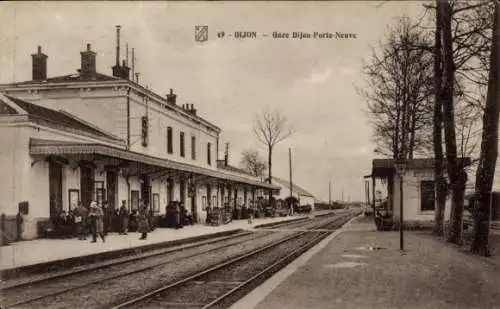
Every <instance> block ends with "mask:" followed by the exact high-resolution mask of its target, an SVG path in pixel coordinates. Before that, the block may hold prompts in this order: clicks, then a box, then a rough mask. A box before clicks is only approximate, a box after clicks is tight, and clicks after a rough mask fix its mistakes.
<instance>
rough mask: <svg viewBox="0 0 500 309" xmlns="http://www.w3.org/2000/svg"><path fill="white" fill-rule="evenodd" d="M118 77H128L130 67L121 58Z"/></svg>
mask: <svg viewBox="0 0 500 309" xmlns="http://www.w3.org/2000/svg"><path fill="white" fill-rule="evenodd" d="M120 78H123V79H130V68H129V67H128V66H127V63H126V61H125V60H123V63H122V67H121V70H120Z"/></svg>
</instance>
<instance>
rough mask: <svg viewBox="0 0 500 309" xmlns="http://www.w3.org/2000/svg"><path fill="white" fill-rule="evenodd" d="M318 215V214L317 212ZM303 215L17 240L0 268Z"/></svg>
mask: <svg viewBox="0 0 500 309" xmlns="http://www.w3.org/2000/svg"><path fill="white" fill-rule="evenodd" d="M319 214H322V213H319ZM302 217H304V215H296V216H288V217H278V218H262V219H260V218H259V219H254V220H253V222H252V224H249V223H248V221H247V220H235V221H232V222H230V223H229V224H225V225H220V226H207V225H202V224H196V225H191V226H185V227H184V228H182V229H178V230H176V229H170V228H157V229H155V230H154V231H153V232H151V233H149V234H148V238H147V239H146V240H139V236H140V235H139V234H138V233H129V234H127V235H119V234H118V233H110V234H108V236H107V237H106V242H105V243H103V242H102V241H101V240H100V239H98V241H97V243H91V242H90V240H91V237H90V238H89V237H88V238H87V240H78V239H77V238H71V239H35V240H30V241H20V242H14V243H11V244H10V245H8V246H3V247H0V258H1V259H0V262H1V263H0V264H1V265H0V270H1V271H9V270H11V269H14V268H19V267H25V266H29V265H36V264H40V263H47V262H52V261H59V260H64V259H70V258H75V257H82V256H87V255H95V254H100V253H106V252H113V251H118V250H122V249H127V248H139V247H142V246H147V245H151V244H159V243H165V242H169V241H172V242H173V241H176V240H182V239H187V240H189V239H192V238H194V239H193V240H196V238H197V237H200V236H203V235H212V234H214V236H217V234H218V233H219V234H220V233H222V232H229V231H236V230H242V229H243V230H248V229H253V228H255V227H257V226H259V225H268V224H272V223H276V222H281V221H288V220H296V219H298V218H302Z"/></svg>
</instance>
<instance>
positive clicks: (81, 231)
mask: <svg viewBox="0 0 500 309" xmlns="http://www.w3.org/2000/svg"><path fill="white" fill-rule="evenodd" d="M75 224H76V234H77V235H78V239H79V240H86V239H87V231H86V227H87V209H86V208H85V207H83V205H82V202H78V206H77V207H76V209H75Z"/></svg>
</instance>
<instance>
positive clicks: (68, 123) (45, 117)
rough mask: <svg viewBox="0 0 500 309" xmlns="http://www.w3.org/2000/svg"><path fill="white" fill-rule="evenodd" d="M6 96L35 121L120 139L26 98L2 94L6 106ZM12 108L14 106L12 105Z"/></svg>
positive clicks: (0, 98)
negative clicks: (25, 99)
mask: <svg viewBox="0 0 500 309" xmlns="http://www.w3.org/2000/svg"><path fill="white" fill-rule="evenodd" d="M2 96H3V98H2ZM5 98H7V99H8V100H10V101H11V102H13V103H14V104H16V105H17V106H18V107H20V108H21V109H23V110H24V111H25V112H26V113H27V114H28V118H29V119H30V120H34V121H40V120H41V121H44V122H45V123H50V124H54V125H59V126H62V127H66V128H71V129H74V130H78V131H83V132H87V133H91V134H93V135H97V136H100V137H106V138H110V139H113V140H119V138H118V137H116V136H114V135H112V134H109V133H107V132H105V131H103V130H100V129H99V128H96V127H94V126H91V125H89V124H86V123H85V122H83V121H81V120H79V119H77V118H75V117H74V116H73V115H71V114H69V113H67V112H64V111H56V110H53V109H50V108H47V107H43V106H40V105H37V104H34V103H29V102H26V101H24V100H21V99H18V98H16V97H12V96H9V95H0V101H1V102H2V105H4V104H5V105H6V106H10V105H9V104H8V102H7V100H6V99H5ZM10 108H11V109H12V106H10Z"/></svg>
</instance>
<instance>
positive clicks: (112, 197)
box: [106, 171, 117, 210]
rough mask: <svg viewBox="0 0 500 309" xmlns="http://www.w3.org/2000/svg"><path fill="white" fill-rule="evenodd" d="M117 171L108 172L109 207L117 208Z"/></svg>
mask: <svg viewBox="0 0 500 309" xmlns="http://www.w3.org/2000/svg"><path fill="white" fill-rule="evenodd" d="M116 179H117V176H116V172H112V171H108V172H107V173H106V190H107V191H108V192H107V193H108V196H107V197H106V198H107V201H108V207H109V209H113V210H114V209H116V206H117V205H116Z"/></svg>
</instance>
